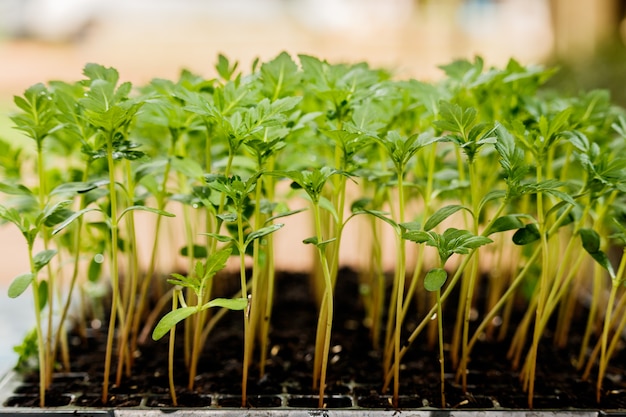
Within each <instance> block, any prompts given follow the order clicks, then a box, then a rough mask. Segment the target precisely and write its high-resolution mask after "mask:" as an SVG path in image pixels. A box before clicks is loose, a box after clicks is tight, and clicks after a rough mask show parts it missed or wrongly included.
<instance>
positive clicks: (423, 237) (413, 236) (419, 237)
mask: <svg viewBox="0 0 626 417" xmlns="http://www.w3.org/2000/svg"><path fill="white" fill-rule="evenodd" d="M402 237H403V238H404V239H406V240H410V241H411V242H415V243H425V242H426V243H428V244H429V245H430V246H436V242H435V239H434V237H433V235H432V234H430V233H428V232H425V231H423V230H411V231H409V232H406V233H404V234H403V235H402Z"/></svg>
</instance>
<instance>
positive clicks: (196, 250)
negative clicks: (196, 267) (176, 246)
mask: <svg viewBox="0 0 626 417" xmlns="http://www.w3.org/2000/svg"><path fill="white" fill-rule="evenodd" d="M180 254H181V255H182V256H189V247H187V246H183V247H182V248H180ZM191 256H193V257H194V258H195V259H204V258H206V257H207V250H206V246H202V245H196V244H194V245H193V249H192V252H191Z"/></svg>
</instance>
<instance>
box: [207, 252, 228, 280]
mask: <svg viewBox="0 0 626 417" xmlns="http://www.w3.org/2000/svg"><path fill="white" fill-rule="evenodd" d="M231 254H232V249H231V248H226V249H221V250H218V251H217V252H215V253H213V254H212V255H211V256H209V259H207V261H206V265H205V266H204V277H202V278H203V279H207V278H210V277H212V276H213V275H215V274H216V273H218V272H219V271H221V270H222V269H224V267H225V266H226V262H227V261H228V258H229V257H230V255H231Z"/></svg>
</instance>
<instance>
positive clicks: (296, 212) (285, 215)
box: [265, 207, 308, 224]
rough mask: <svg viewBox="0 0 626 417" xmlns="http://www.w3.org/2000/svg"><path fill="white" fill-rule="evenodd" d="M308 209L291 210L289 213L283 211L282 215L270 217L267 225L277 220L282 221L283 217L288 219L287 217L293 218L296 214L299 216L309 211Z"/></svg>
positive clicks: (266, 221)
mask: <svg viewBox="0 0 626 417" xmlns="http://www.w3.org/2000/svg"><path fill="white" fill-rule="evenodd" d="M307 210H308V209H307V208H306V207H304V208H301V209H297V210H289V211H283V212H282V213H277V214H275V215H273V216H272V217H269V218H268V219H267V220H265V223H266V224H267V223H270V222H272V221H274V220H276V219H280V218H282V217H287V216H292V215H294V214H298V213H301V212H303V211H307Z"/></svg>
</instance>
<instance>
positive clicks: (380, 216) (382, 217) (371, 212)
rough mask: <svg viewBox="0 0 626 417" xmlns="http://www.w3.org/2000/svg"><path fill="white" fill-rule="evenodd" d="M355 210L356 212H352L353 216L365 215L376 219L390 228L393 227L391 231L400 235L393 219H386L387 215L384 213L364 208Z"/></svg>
mask: <svg viewBox="0 0 626 417" xmlns="http://www.w3.org/2000/svg"><path fill="white" fill-rule="evenodd" d="M355 210H356V211H355V212H354V214H360V213H366V214H369V215H372V216H374V217H376V218H377V219H380V220H382V221H384V222H385V223H387V224H388V225H390V226H391V227H393V230H394V232H396V234H398V235H399V234H400V233H401V230H400V227H399V226H398V223H396V222H395V221H394V220H393V219H391V218H389V217H387V215H388V214H389V213H387V212H384V211H379V210H369V209H365V208H355Z"/></svg>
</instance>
